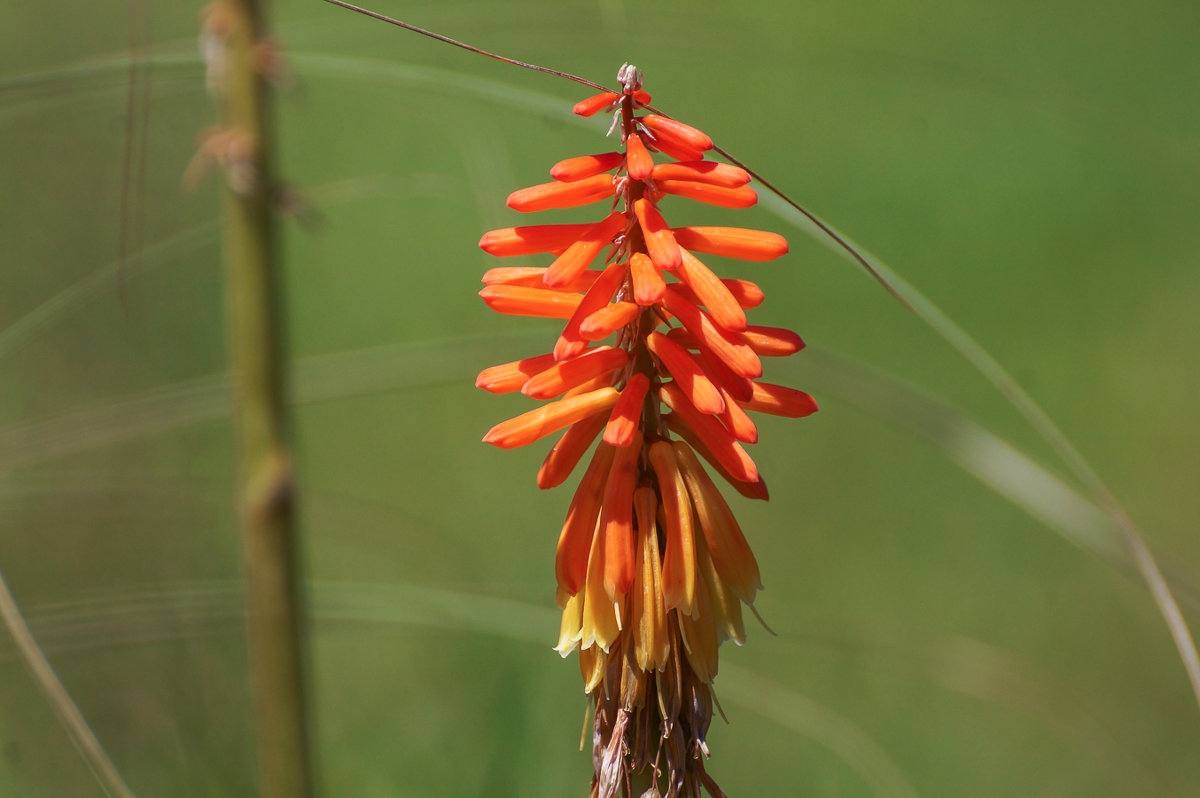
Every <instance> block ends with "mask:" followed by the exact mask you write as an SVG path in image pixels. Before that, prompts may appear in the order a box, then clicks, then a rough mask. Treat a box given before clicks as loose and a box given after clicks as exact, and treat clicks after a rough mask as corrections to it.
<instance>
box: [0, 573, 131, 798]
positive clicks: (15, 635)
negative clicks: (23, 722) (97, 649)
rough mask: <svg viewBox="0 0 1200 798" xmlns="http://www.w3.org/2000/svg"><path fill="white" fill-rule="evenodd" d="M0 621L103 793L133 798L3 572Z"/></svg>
mask: <svg viewBox="0 0 1200 798" xmlns="http://www.w3.org/2000/svg"><path fill="white" fill-rule="evenodd" d="M0 617H3V618H4V625H5V626H6V627H7V628H8V632H9V634H11V635H12V639H13V642H14V643H15V644H16V648H17V651H18V653H19V654H20V657H21V661H22V662H24V663H25V666H26V667H27V668H29V672H30V674H31V675H32V676H33V679H34V681H35V682H37V685H38V688H39V689H40V690H41V691H42V693H43V694H44V695H45V696H46V700H47V701H49V702H50V706H52V707H53V708H54V711H55V712H56V713H58V717H59V720H61V721H62V723H63V726H64V727H65V728H66V730H67V733H68V734H69V735H70V737H71V742H72V743H73V744H74V745H75V748H76V750H78V751H79V753H80V755H81V756H82V757H83V759H84V761H85V762H87V766H88V768H89V769H90V770H91V771H92V775H94V776H95V777H96V781H97V782H99V784H100V786H101V787H102V788H103V789H104V792H105V793H107V794H108V795H109V798H133V791H132V790H131V789H129V785H127V784H126V783H125V779H123V778H121V774H120V772H119V771H118V770H117V767H116V765H114V764H113V761H112V759H110V758H109V756H108V754H107V753H106V752H105V750H104V746H102V745H101V744H100V740H99V739H97V737H96V734H95V732H93V731H92V728H91V727H90V726H89V725H88V722H87V720H86V719H85V718H84V717H83V713H82V712H80V711H79V707H78V706H77V705H76V704H75V702H74V701H73V700H72V699H71V695H70V693H68V692H67V688H66V687H64V686H63V683H62V681H61V680H60V679H59V678H58V674H57V673H55V672H54V668H53V666H51V665H50V661H49V660H48V659H46V655H45V653H43V652H42V649H41V648H40V647H39V646H38V643H37V640H36V639H34V636H33V634H32V633H31V632H30V631H29V626H28V625H26V623H25V619H24V618H23V617H22V616H21V610H20V607H18V606H17V600H16V598H14V597H13V594H12V591H10V590H9V589H8V581H7V580H6V579H5V578H4V573H3V571H0Z"/></svg>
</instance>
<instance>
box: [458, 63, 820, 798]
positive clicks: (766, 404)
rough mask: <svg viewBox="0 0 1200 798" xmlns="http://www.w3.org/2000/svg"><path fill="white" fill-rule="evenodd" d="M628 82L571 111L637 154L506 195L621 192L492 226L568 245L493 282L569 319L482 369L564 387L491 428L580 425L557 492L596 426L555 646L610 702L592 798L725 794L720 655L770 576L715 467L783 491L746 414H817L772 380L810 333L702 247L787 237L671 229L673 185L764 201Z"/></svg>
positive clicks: (703, 141) (681, 192)
mask: <svg viewBox="0 0 1200 798" xmlns="http://www.w3.org/2000/svg"><path fill="white" fill-rule="evenodd" d="M618 77H619V79H620V81H621V85H622V87H623V92H622V93H620V94H617V93H611V92H609V93H603V94H598V95H596V96H594V97H590V98H588V99H586V100H584V101H582V102H580V103H578V104H577V105H576V106H575V113H577V114H580V115H583V116H591V115H593V114H596V113H598V112H601V111H606V110H607V111H610V112H613V113H614V114H615V120H614V129H619V130H620V134H621V140H622V143H623V146H622V148H621V150H620V151H617V152H607V153H602V154H599V155H584V156H580V157H577V158H568V159H566V160H564V161H560V162H559V163H557V164H555V166H554V167H553V168H552V169H551V170H550V175H551V177H553V178H554V180H553V181H552V182H549V183H544V184H541V185H537V186H532V187H530V188H525V189H521V190H519V191H515V192H513V193H512V194H511V195H510V196H509V198H508V205H509V207H511V208H513V209H514V210H518V211H540V210H545V209H549V208H569V207H574V206H579V205H586V204H591V203H597V202H602V201H607V202H610V203H611V207H612V210H611V212H610V213H609V214H608V215H607V216H605V217H604V218H603V219H601V220H600V221H598V222H593V223H587V224H554V225H538V226H526V227H509V228H505V229H503V230H493V231H491V232H489V233H487V234H486V235H484V236H483V238H482V240H481V241H480V242H479V245H480V246H481V247H482V248H483V249H484V250H485V251H487V252H489V253H491V254H492V255H498V256H513V255H530V254H537V253H549V254H551V255H553V256H554V261H553V262H552V263H551V264H550V265H549V266H548V267H545V268H532V267H510V268H505V267H502V268H496V269H492V270H491V271H489V272H487V274H485V275H484V277H483V282H484V283H485V286H486V287H485V288H484V289H483V291H481V292H480V295H481V296H482V297H483V298H484V301H486V302H487V304H488V305H489V306H490V307H491V308H492V309H493V310H496V311H499V312H501V313H510V314H517V315H523V316H540V317H549V318H558V319H563V320H564V321H565V322H566V325H565V327H564V328H563V331H562V333H561V334H560V335H559V337H558V340H557V342H556V343H555V345H554V348H553V351H551V352H549V353H547V354H543V355H539V356H536V357H529V358H525V359H523V360H517V361H513V362H511V363H505V364H503V365H499V366H494V367H492V368H489V369H485V370H484V371H483V372H482V373H481V374H480V375H479V378H478V380H477V382H476V384H477V385H478V386H479V387H481V388H484V389H485V390H488V391H492V392H494V393H506V392H515V391H520V392H522V393H524V394H526V395H527V396H529V397H531V398H533V399H539V400H553V401H550V402H548V403H547V404H543V405H542V406H540V407H538V408H537V409H534V410H531V411H529V412H527V413H525V414H523V415H520V416H517V417H516V418H513V419H510V420H508V421H505V422H503V423H501V424H498V425H496V426H495V427H493V428H492V430H491V431H490V432H488V434H487V435H486V436H485V437H484V441H486V442H488V443H492V444H495V445H497V446H500V447H503V448H512V447H516V446H524V445H526V444H529V443H532V442H534V441H536V440H538V439H540V438H542V437H544V436H547V435H550V434H552V433H555V432H559V431H563V434H562V435H561V437H559V439H558V441H557V443H555V444H554V447H553V448H552V449H551V450H550V453H549V454H548V455H547V456H546V460H545V462H544V463H543V464H542V467H541V470H540V471H539V472H538V477H537V480H538V485H539V486H540V487H542V488H550V487H554V486H556V485H559V484H561V483H562V482H564V481H565V480H566V479H567V477H568V476H569V475H570V473H571V472H572V471H573V470H574V468H575V466H576V465H577V464H578V463H579V462H580V460H582V459H583V457H584V455H585V454H586V453H587V452H588V450H589V449H591V448H592V445H593V443H594V442H595V441H596V439H597V438H599V439H600V442H599V444H597V445H596V447H595V451H594V453H593V454H592V457H591V461H590V463H589V465H588V466H587V469H586V471H585V472H584V475H583V478H582V480H581V481H580V483H579V487H578V488H577V489H576V491H575V496H574V499H573V500H572V501H571V505H570V509H569V510H568V512H567V518H566V521H565V523H564V524H563V529H562V534H561V536H560V537H559V541H558V552H557V558H556V564H555V570H556V574H557V577H558V599H559V604H560V606H561V607H562V610H563V619H562V629H561V633H560V636H559V642H558V646H557V650H558V651H559V652H560V653H561V654H562V655H563V656H564V657H565V656H567V655H568V654H569V653H570V652H571V651H573V650H575V649H578V650H579V661H580V665H581V668H582V671H583V679H584V683H585V686H586V690H587V692H588V693H589V694H591V695H592V696H593V697H594V700H595V723H594V734H593V746H594V749H593V750H594V754H593V760H594V768H595V777H594V780H593V785H592V795H593V796H604V797H605V798H608V797H609V796H617V795H619V794H625V795H640V794H642V793H643V791H647V792H646V793H645V794H649V795H654V794H663V795H666V796H668V798H674V797H675V796H692V795H699V791H700V788H701V787H703V788H704V789H706V790H707V791H708V792H709V793H710V794H711V795H714V796H720V795H722V793H721V791H720V789H719V788H717V786H716V784H715V783H713V781H712V779H711V777H710V776H709V775H708V774H707V773H706V772H705V769H704V757H705V756H707V746H706V744H705V736H706V734H707V731H708V726H709V723H710V721H711V718H712V706H713V700H712V692H711V685H712V682H713V678H714V677H715V676H716V675H717V649H718V646H719V645H720V643H721V642H722V641H724V640H726V639H733V640H734V641H736V642H737V643H739V644H740V643H742V642H743V640H744V639H745V630H744V626H743V622H742V610H741V603H742V602H745V603H746V604H747V605H750V604H752V602H753V601H754V597H755V593H756V592H757V591H758V590H759V588H760V587H761V584H760V582H759V570H758V564H757V562H756V561H755V558H754V554H753V553H752V552H751V551H750V548H749V546H748V545H747V543H746V539H745V537H744V536H743V534H742V530H741V528H740V527H739V526H738V523H737V521H736V520H735V519H734V516H733V513H732V512H731V511H730V509H729V506H728V505H727V504H726V502H725V499H724V498H723V497H722V495H721V492H720V491H719V490H718V489H717V487H716V485H714V484H713V481H712V480H711V479H710V478H709V475H708V472H707V470H706V469H705V467H704V465H702V463H701V458H703V459H704V460H706V461H707V462H708V464H709V465H710V466H711V468H712V469H713V470H714V471H716V472H717V473H718V474H720V475H721V476H722V477H723V478H724V479H725V480H726V481H728V482H729V483H730V484H731V485H732V486H733V487H734V488H735V489H736V490H737V491H738V492H740V493H742V494H743V495H745V496H747V497H750V498H756V499H766V498H767V488H766V484H765V483H764V482H763V479H762V477H761V476H760V475H759V473H758V469H757V468H756V466H755V464H754V461H753V460H752V459H751V458H750V456H749V455H748V454H747V453H746V450H745V448H744V446H743V445H744V444H750V443H755V442H756V441H757V440H758V431H757V429H756V427H755V423H754V420H753V418H752V417H751V416H750V413H752V412H757V413H769V414H773V415H780V416H788V417H800V416H806V415H808V414H810V413H812V412H814V411H815V410H816V409H817V406H816V403H815V402H814V401H813V399H812V397H810V396H809V395H808V394H806V393H803V392H801V391H797V390H794V389H791V388H785V387H782V386H779V385H772V384H770V383H765V382H761V381H760V380H759V378H760V377H761V376H762V362H761V358H763V357H778V356H784V355H790V354H792V353H794V352H797V351H798V350H800V349H801V348H802V347H803V346H804V344H803V342H802V341H801V340H800V337H799V336H798V335H796V334H795V333H793V332H790V331H788V330H783V329H778V328H773V327H761V326H755V325H751V324H749V323H748V322H747V319H746V310H748V309H750V308H753V307H756V306H757V305H759V304H760V303H761V302H762V301H763V294H762V291H761V290H760V289H759V287H758V286H757V285H755V284H754V283H751V282H748V281H745V280H734V279H721V278H719V277H717V276H716V275H715V274H714V273H713V272H712V271H711V270H710V269H709V268H708V267H707V266H706V265H705V264H704V263H703V262H702V261H701V260H700V259H699V258H698V257H697V256H696V255H697V253H700V254H705V255H717V256H723V257H729V258H740V259H743V260H752V261H765V260H770V259H772V258H777V257H779V256H780V255H783V254H784V253H786V252H787V242H786V241H785V240H784V239H783V238H782V237H781V236H779V235H776V234H774V233H769V232H764V231H760V230H747V229H742V228H735V227H670V226H669V225H668V224H667V223H666V221H665V220H664V219H663V216H662V214H661V213H660V211H659V204H660V203H661V202H662V201H663V200H664V199H665V198H666V197H668V196H671V195H676V196H680V197H687V198H689V199H693V200H698V201H700V202H705V203H708V204H712V205H718V206H721V207H725V208H745V207H749V206H751V205H753V204H754V203H755V202H756V201H757V195H756V194H755V191H754V189H752V188H750V186H749V185H748V183H749V182H750V175H749V174H748V173H746V172H745V171H744V170H743V169H740V168H738V167H736V166H731V165H728V164H724V163H718V162H715V161H708V160H705V153H707V152H709V151H710V150H711V149H712V147H713V144H712V141H711V139H709V137H708V136H706V135H705V134H704V133H701V132H700V131H699V130H696V129H695V128H693V127H689V126H688V125H685V124H682V123H681V122H677V121H675V120H674V119H670V118H668V117H665V116H662V115H660V114H657V113H651V112H648V111H647V108H646V107H647V106H648V104H649V102H650V97H649V95H647V94H646V93H645V92H644V91H642V89H641V74H640V73H639V72H638V70H636V69H635V68H633V67H631V66H629V65H626V66H624V67H622V69H621V72H620V73H619V75H618ZM654 153H659V154H661V155H662V156H665V158H666V159H669V160H664V161H662V162H656V160H655V156H654ZM601 253H605V254H604V256H603V258H601ZM598 259H599V260H600V262H601V265H599V266H597V267H593V264H594V263H595V262H596V261H597V260H598ZM605 342H607V343H605ZM697 455H699V457H698V456H697Z"/></svg>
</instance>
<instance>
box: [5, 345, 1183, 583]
mask: <svg viewBox="0 0 1200 798" xmlns="http://www.w3.org/2000/svg"><path fill="white" fill-rule="evenodd" d="M498 340H503V341H504V342H505V344H506V345H508V346H509V347H510V348H513V349H533V348H536V346H537V345H538V344H539V343H542V342H543V341H544V340H545V333H544V332H542V331H537V330H533V331H529V332H524V333H519V334H509V335H504V336H499V337H497V336H475V337H466V338H440V339H431V340H427V341H421V342H417V343H404V344H392V345H388V346H378V347H370V348H366V349H358V350H352V351H348V352H338V353H335V354H329V355H319V356H314V357H307V358H301V359H299V360H297V361H296V362H295V363H294V364H293V384H294V399H295V401H296V402H298V403H309V402H321V401H330V400H336V399H342V398H348V397H353V396H363V395H367V394H371V393H377V392H383V391H402V390H411V389H415V388H421V387H429V386H432V385H437V384H446V383H455V382H465V381H466V380H468V379H469V377H470V376H471V375H473V374H474V373H476V372H477V371H478V369H479V368H481V367H482V366H485V365H488V364H489V363H490V362H491V361H492V360H493V359H494V355H493V353H494V351H495V347H496V345H497V341H498ZM806 351H807V353H808V354H807V355H806V357H805V358H804V361H803V363H797V364H785V365H784V367H785V368H791V369H794V370H795V371H796V372H800V371H803V373H804V375H805V376H807V377H810V378H812V377H815V379H816V381H818V382H820V383H821V385H822V386H823V388H824V390H825V391H826V392H827V393H830V394H832V395H836V396H839V397H841V398H842V399H843V400H844V401H846V402H848V403H850V404H853V405H855V406H857V407H860V408H862V409H863V410H866V411H867V412H870V413H873V414H875V415H878V416H880V417H882V418H885V419H887V420H889V421H890V422H892V423H895V424H897V425H900V426H903V427H906V428H908V429H910V430H913V431H915V432H917V433H919V434H921V435H923V436H925V437H927V438H929V439H930V440H932V441H933V442H934V443H935V444H936V445H937V446H939V447H940V448H941V449H942V450H943V451H944V452H945V454H946V456H947V457H948V458H950V460H951V461H953V462H954V463H955V464H957V465H958V466H959V467H960V468H962V469H963V470H965V471H966V472H967V473H969V474H971V475H973V476H974V477H976V478H977V479H979V480H980V481H981V482H982V483H983V484H985V485H987V486H988V487H989V488H991V489H992V490H994V491H995V492H996V493H998V494H999V495H1001V496H1003V497H1004V498H1006V499H1007V500H1009V501H1010V502H1012V503H1013V504H1014V505H1016V506H1017V507H1019V508H1021V509H1022V510H1024V511H1025V512H1027V513H1028V514H1029V515H1030V516H1032V517H1033V518H1034V519H1036V520H1038V521H1039V522H1041V523H1043V524H1045V525H1046V526H1047V527H1048V528H1049V529H1051V530H1052V531H1054V532H1056V533H1058V534H1059V535H1061V536H1062V537H1063V538H1064V539H1066V540H1067V541H1068V542H1070V543H1071V544H1073V545H1075V546H1078V547H1080V548H1081V549H1084V550H1085V551H1088V552H1090V553H1092V554H1095V555H1096V556H1098V557H1100V558H1101V559H1103V560H1105V561H1107V562H1109V563H1110V564H1112V565H1114V566H1115V567H1117V568H1119V569H1121V570H1123V571H1130V570H1134V569H1135V568H1136V564H1135V563H1134V561H1133V559H1132V557H1131V555H1130V552H1129V549H1128V548H1127V547H1126V546H1125V543H1124V541H1123V540H1122V538H1121V535H1120V531H1119V529H1118V528H1117V527H1116V526H1115V524H1114V523H1113V522H1112V520H1111V518H1110V517H1109V516H1107V515H1105V514H1104V513H1103V512H1102V511H1101V510H1100V509H1099V508H1098V507H1097V506H1096V505H1095V504H1094V503H1092V502H1091V501H1089V500H1088V499H1087V498H1086V497H1085V496H1083V495H1081V494H1080V493H1079V492H1078V491H1077V490H1075V489H1074V488H1072V487H1071V486H1069V485H1067V484H1066V483H1065V482H1064V481H1063V480H1061V479H1060V478H1058V477H1057V476H1055V475H1054V474H1052V473H1051V472H1050V471H1048V470H1047V469H1046V468H1044V467H1043V466H1041V465H1039V464H1038V463H1037V462H1035V461H1034V460H1033V458H1032V457H1030V456H1029V455H1027V454H1025V453H1023V452H1022V451H1021V450H1019V449H1018V448H1016V447H1015V446H1013V445H1012V444H1011V443H1009V442H1007V441H1005V440H1004V439H1002V438H1000V437H999V436H997V435H996V434H995V433H993V432H991V431H990V430H988V429H986V428H985V427H983V426H981V425H980V424H978V423H977V422H975V421H973V420H971V419H970V418H968V417H966V416H965V415H963V414H962V413H960V412H958V411H957V410H954V409H953V408H951V407H949V406H947V405H946V404H945V403H943V402H940V401H939V400H937V399H936V398H934V397H931V396H929V395H927V394H925V393H924V392H921V391H919V390H918V389H916V388H914V387H913V386H911V385H909V384H907V383H904V382H901V381H899V380H897V379H896V378H895V377H892V376H890V375H888V374H886V373H885V372H883V371H880V370H878V369H875V368H872V367H870V366H867V365H865V364H862V363H857V362H855V361H853V360H850V359H849V358H847V357H845V356H844V355H840V354H837V353H834V352H830V351H827V350H823V349H821V348H819V347H816V346H809V347H808V349H807V350H806ZM228 391H229V386H228V379H227V377H226V376H225V375H220V374H218V375H211V376H208V377H204V378H201V379H197V380H192V381H188V382H183V383H176V384H175V385H169V386H164V387H162V388H158V389H155V390H153V391H147V392H145V393H142V394H137V395H133V396H126V397H119V398H116V399H113V400H110V401H108V402H103V403H98V404H95V405H91V406H89V407H85V408H80V409H78V410H73V411H69V412H66V413H62V414H57V415H53V416H50V417H46V418H41V419H34V420H31V421H28V422H25V423H23V424H19V425H16V426H13V427H10V428H8V429H6V430H0V468H6V469H14V468H21V467H26V466H30V465H33V464H36V463H40V462H45V461H48V460H54V459H56V458H59V457H64V456H67V455H71V454H75V453H78V452H83V451H88V450H92V449H96V448H99V447H102V446H110V445H114V444H119V443H122V442H125V441H127V440H131V439H136V438H139V437H142V436H146V435H153V434H157V433H162V432H167V431H170V430H172V429H175V428H179V427H185V426H189V425H193V424H199V423H206V422H212V421H217V420H221V419H224V418H227V417H228V413H229V402H228ZM30 489H32V488H30ZM56 489H63V488H61V487H59V488H56ZM6 493H11V494H13V495H22V492H21V490H19V489H18V488H16V486H14V485H9V490H8V491H7V492H6ZM1170 581H1171V584H1172V585H1174V587H1175V589H1176V590H1179V591H1182V595H1183V596H1184V597H1185V598H1186V599H1187V600H1188V601H1189V602H1190V603H1192V604H1194V605H1196V606H1200V587H1198V586H1197V581H1196V579H1195V578H1194V577H1193V575H1192V574H1191V573H1190V572H1183V571H1178V572H1173V573H1172V574H1171V580H1170Z"/></svg>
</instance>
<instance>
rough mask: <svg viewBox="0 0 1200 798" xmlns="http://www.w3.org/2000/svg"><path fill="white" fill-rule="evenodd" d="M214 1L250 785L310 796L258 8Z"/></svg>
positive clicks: (273, 795) (273, 794)
mask: <svg viewBox="0 0 1200 798" xmlns="http://www.w3.org/2000/svg"><path fill="white" fill-rule="evenodd" d="M221 3H222V7H220V8H219V11H218V13H220V14H221V15H222V17H221V19H220V24H219V25H218V26H215V30H216V31H217V33H218V35H220V36H222V38H223V43H224V58H225V64H224V70H223V75H224V81H223V83H224V85H223V86H221V87H220V88H219V92H220V95H221V100H222V125H223V129H224V132H225V134H226V135H227V136H228V140H229V141H230V142H231V143H230V145H229V147H228V151H227V153H226V168H227V172H226V178H227V181H226V182H227V184H228V185H227V188H226V190H225V197H224V208H223V222H224V225H225V238H224V249H225V261H226V271H227V274H226V279H227V284H226V297H227V299H226V302H227V313H228V319H229V320H228V324H229V340H230V348H231V360H232V368H233V372H234V397H233V416H234V426H235V429H236V434H237V460H238V463H237V466H238V475H237V479H238V511H239V516H240V522H241V530H242V547H243V557H244V567H245V576H246V597H247V634H248V637H249V659H250V678H251V690H252V691H253V705H254V723H255V735H256V739H257V752H258V772H259V787H260V792H261V795H262V798H309V796H311V795H312V794H313V789H312V778H311V773H310V767H311V765H310V751H309V740H308V728H307V722H306V712H305V702H304V673H303V667H302V648H303V646H302V641H301V626H302V624H301V600H300V589H299V578H298V557H297V550H296V549H297V547H296V541H295V534H294V528H293V485H292V472H291V468H290V457H289V452H288V447H287V442H286V422H285V408H284V396H283V383H284V380H283V366H282V360H283V357H282V341H281V338H282V335H281V329H280V327H281V325H280V308H279V304H280V296H279V274H278V263H277V261H276V241H275V230H274V224H273V222H274V219H273V215H274V214H273V207H272V191H273V180H272V175H271V165H270V163H269V159H268V154H269V152H270V147H269V143H270V130H269V124H268V122H269V113H268V97H267V91H266V84H265V81H264V79H263V75H262V70H261V69H260V61H261V58H260V57H259V56H260V54H261V45H260V44H259V43H261V42H263V41H264V36H263V33H264V30H263V11H262V3H260V2H259V1H258V0H221ZM218 74H220V72H218Z"/></svg>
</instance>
